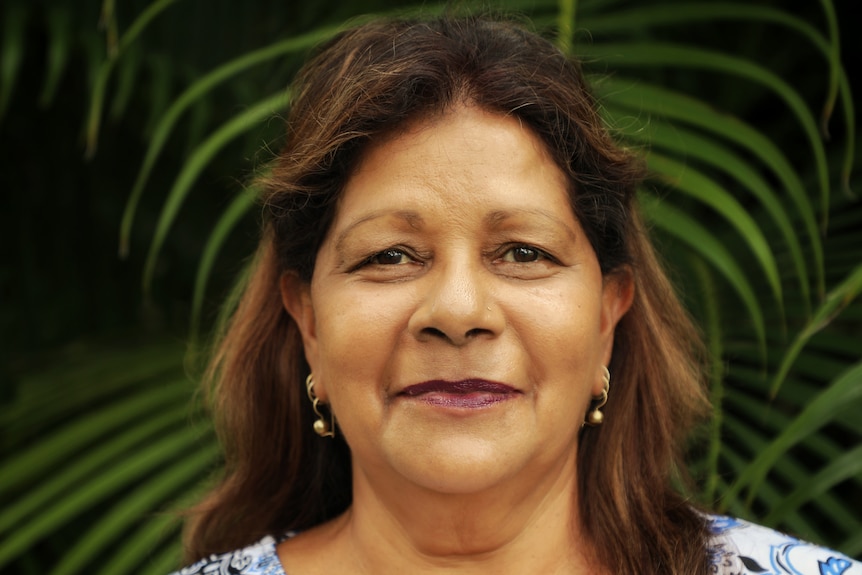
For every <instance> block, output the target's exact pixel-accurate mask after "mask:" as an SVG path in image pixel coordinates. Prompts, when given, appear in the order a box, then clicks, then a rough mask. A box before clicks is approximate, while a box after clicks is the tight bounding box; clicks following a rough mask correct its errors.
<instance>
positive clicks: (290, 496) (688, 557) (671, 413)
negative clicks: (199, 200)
mask: <svg viewBox="0 0 862 575" xmlns="http://www.w3.org/2000/svg"><path fill="white" fill-rule="evenodd" d="M293 89H294V90H295V100H294V102H293V104H292V107H291V110H290V112H289V115H288V118H287V135H286V141H285V145H284V147H283V149H282V151H281V152H280V154H279V155H278V156H277V157H276V158H275V160H274V163H273V165H272V170H271V171H270V173H269V175H268V176H267V177H266V178H265V180H263V181H262V182H260V184H261V185H262V186H263V189H264V190H265V193H264V194H263V196H262V201H263V205H264V210H263V212H264V222H263V232H262V237H261V241H260V245H259V249H258V252H257V255H256V261H255V262H254V264H253V269H252V271H251V275H250V278H249V280H248V283H247V285H246V287H245V291H244V293H243V296H242V298H241V300H240V302H239V304H238V306H237V308H236V310H235V311H234V312H233V315H232V317H231V319H230V321H229V323H228V325H227V327H226V329H225V331H224V333H223V334H222V335H221V337H220V340H219V342H218V345H217V347H216V349H215V353H214V355H213V358H212V361H211V364H210V367H209V369H208V372H207V376H206V381H205V384H206V388H207V389H208V390H209V398H210V400H211V401H210V405H211V408H212V410H213V414H214V418H215V421H216V426H217V430H218V433H219V437H220V440H221V441H222V444H223V446H224V453H225V464H226V465H225V472H224V475H223V477H222V478H221V481H220V483H218V485H217V486H216V487H214V488H213V489H212V491H211V492H210V493H209V494H208V495H207V496H206V497H205V498H204V499H203V501H202V502H201V503H200V504H199V505H198V506H197V507H195V508H194V509H192V510H191V511H190V516H189V518H188V522H187V528H186V538H185V543H186V554H187V558H188V559H189V560H194V559H197V558H200V557H203V556H206V555H208V554H210V553H215V552H220V551H226V550H229V549H232V548H236V547H240V546H243V545H247V544H249V543H251V542H253V541H255V540H257V539H259V538H260V537H261V536H263V535H264V534H278V533H284V532H286V531H288V530H302V529H307V528H310V527H312V526H314V525H316V524H319V523H322V522H324V521H326V520H328V519H331V518H333V517H335V516H336V515H338V514H339V513H341V512H342V511H343V510H345V509H346V508H347V507H348V506H349V505H350V503H351V474H350V452H349V449H348V447H347V445H346V444H345V443H344V441H343V440H342V439H340V438H339V439H335V440H329V439H321V438H319V437H317V436H316V435H315V433H314V432H313V430H312V425H311V424H312V421H313V414H312V412H311V408H310V405H309V404H308V401H307V399H306V398H305V389H304V386H303V382H304V379H305V377H306V375H307V374H308V366H307V364H306V362H305V359H304V356H303V347H302V344H301V340H300V336H299V331H298V328H297V326H296V325H295V324H294V322H293V320H292V319H291V317H290V316H289V315H288V314H287V313H286V312H285V310H284V309H283V308H282V303H281V297H280V292H279V278H280V276H281V275H282V274H283V273H285V272H291V273H295V274H297V275H298V276H299V278H300V279H301V280H303V281H306V282H308V281H310V280H311V276H312V272H313V270H314V264H315V257H316V254H317V252H318V249H319V247H320V245H321V243H322V241H323V238H324V237H325V235H326V233H327V231H328V229H329V227H330V224H331V222H332V220H333V216H334V212H335V209H336V204H337V200H338V198H339V195H340V193H341V191H342V189H343V188H344V185H345V183H346V182H347V180H348V179H349V178H350V176H351V174H352V172H353V170H354V169H355V167H356V166H357V163H358V162H359V161H360V160H361V158H362V154H363V152H364V151H365V150H366V149H367V147H368V146H369V144H371V143H372V142H379V141H381V140H382V139H384V138H387V137H392V136H393V135H394V134H397V133H398V132H399V130H403V129H404V128H405V126H407V125H408V124H410V123H412V122H415V121H417V120H422V119H423V118H431V117H434V116H435V115H439V114H443V113H445V112H446V111H447V110H449V109H451V108H452V107H453V106H455V105H457V104H459V103H463V102H467V103H470V104H471V105H475V106H478V107H480V108H482V109H484V110H486V111H489V112H492V113H498V114H500V115H507V116H512V117H516V118H518V119H519V120H520V121H521V122H522V123H523V124H524V125H526V126H528V127H529V128H530V129H532V130H533V132H534V133H535V134H537V135H538V136H539V137H540V138H541V140H542V141H543V142H544V144H545V145H546V147H547V149H548V151H549V153H550V154H551V156H552V157H553V159H554V161H555V162H556V163H557V165H558V166H559V167H560V168H561V170H562V171H563V173H564V174H566V175H567V177H568V183H569V195H570V199H571V206H572V209H573V212H574V214H575V216H576V217H577V219H578V220H579V222H580V224H581V226H582V227H583V229H584V231H585V232H586V234H587V237H588V238H589V241H590V243H591V245H592V247H593V249H594V251H595V253H596V255H597V256H598V260H599V264H600V266H601V270H602V273H603V274H605V275H608V274H614V273H616V272H618V271H620V270H621V269H623V268H628V269H630V270H631V271H632V276H633V281H634V285H635V297H634V302H633V304H632V307H631V308H630V310H629V312H628V313H627V314H626V315H625V316H624V317H623V318H622V320H621V321H620V323H619V324H618V326H617V328H616V333H615V338H614V350H613V359H612V361H611V365H610V366H609V368H610V371H611V373H612V374H613V393H612V395H611V400H610V401H609V402H608V404H607V406H606V407H605V415H606V417H605V422H604V423H603V424H602V425H601V426H600V427H597V428H586V429H584V430H583V432H582V433H581V436H580V441H579V453H578V470H579V486H578V489H579V490H580V493H579V498H578V501H579V502H580V503H579V504H580V506H581V508H580V520H581V522H582V524H583V525H582V531H583V532H585V533H586V534H587V536H588V537H590V538H591V539H592V542H593V544H594V546H595V548H596V549H597V550H598V554H599V559H600V560H601V561H602V562H603V564H604V565H605V566H607V567H608V568H609V569H610V570H611V572H613V573H640V574H651V573H652V574H658V573H673V574H680V575H683V574H685V575H691V574H700V573H706V572H707V552H706V540H707V531H706V527H705V523H704V520H703V517H702V515H701V514H700V513H699V512H698V511H697V510H696V509H695V508H694V507H693V506H691V505H690V504H689V503H688V502H687V501H686V500H685V498H683V497H682V496H681V495H680V494H679V493H678V492H677V491H676V490H675V489H674V488H673V480H674V478H675V477H677V476H678V474H681V473H682V470H683V469H684V463H683V455H684V439H685V438H686V436H687V434H688V432H689V431H690V428H691V426H692V425H693V423H694V422H695V421H696V419H697V417H698V416H700V415H701V414H703V413H704V412H705V407H706V399H705V393H704V389H703V380H704V377H703V373H704V371H703V356H704V352H703V346H702V344H701V343H700V342H701V340H700V337H699V334H698V332H697V330H696V329H695V327H694V326H693V324H692V322H691V320H690V319H689V317H688V315H687V314H686V312H685V310H684V308H683V306H682V305H681V303H680V301H679V299H678V298H677V296H676V294H675V292H674V289H673V286H672V285H671V283H670V282H669V281H668V279H667V276H666V274H665V272H664V271H663V270H662V266H661V265H660V263H659V261H658V259H657V257H656V255H655V253H654V250H653V247H652V245H651V243H650V241H649V238H648V236H647V234H646V231H645V229H644V226H643V224H642V222H641V219H640V216H639V213H638V209H637V206H636V202H635V189H636V188H637V186H638V185H639V184H640V182H641V181H642V179H643V176H644V172H643V167H642V163H641V162H640V161H639V160H638V159H637V157H635V156H634V155H632V154H630V153H629V152H627V151H626V150H624V149H623V148H622V147H620V146H619V145H618V144H617V143H616V142H615V141H614V140H613V138H612V137H611V135H610V134H609V132H608V130H607V129H606V128H605V126H604V124H603V122H602V119H601V117H600V116H599V113H598V111H597V110H598V108H597V103H596V101H595V99H594V97H593V96H592V95H591V92H590V91H589V89H588V87H587V85H586V84H585V81H584V77H583V74H582V72H581V68H580V65H579V63H578V62H577V61H575V60H574V59H572V58H570V57H567V56H566V55H565V54H563V53H562V52H560V51H559V50H558V49H557V48H556V47H555V46H554V45H553V44H552V43H551V42H549V41H548V40H546V39H544V38H542V37H541V36H540V35H539V34H537V33H535V32H534V31H532V30H529V29H528V28H527V27H526V26H525V25H523V24H521V23H516V22H512V21H506V20H502V19H489V18H483V17H476V16H470V17H459V18H455V17H440V18H434V19H417V20H403V19H395V20H377V21H373V22H369V23H365V24H361V25H358V26H356V27H354V28H351V29H348V30H345V31H343V32H341V33H339V34H338V35H337V36H336V37H334V38H333V39H332V40H330V41H328V42H327V43H326V44H324V45H323V46H321V47H320V48H319V49H318V50H317V51H316V53H315V54H313V55H312V57H311V58H310V59H309V61H308V62H307V63H306V65H305V66H304V68H303V69H302V70H301V71H300V72H299V74H298V76H297V77H296V79H295V83H294V87H293ZM581 415H582V414H573V418H572V425H580V423H581V420H582V417H581Z"/></svg>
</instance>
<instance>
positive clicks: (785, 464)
mask: <svg viewBox="0 0 862 575" xmlns="http://www.w3.org/2000/svg"><path fill="white" fill-rule="evenodd" d="M453 6H454V8H455V9H457V10H467V9H472V8H475V7H476V5H474V4H470V3H469V2H460V3H457V5H453ZM418 7H420V5H419V4H411V3H408V2H403V1H396V0H361V1H356V2H334V1H331V0H330V1H319V2H302V3H300V2H274V1H269V0H259V1H257V2H253V3H252V2H247V3H239V2H230V1H228V0H130V1H127V2H119V3H115V2H114V1H113V0H75V1H73V0H54V1H48V0H45V1H43V2H34V1H32V0H6V1H5V2H4V3H2V5H0V30H2V35H0V81H2V84H0V134H2V136H0V142H2V149H3V153H2V155H0V162H2V164H0V188H2V192H0V206H2V209H0V231H2V234H3V241H2V243H0V256H2V257H0V262H2V264H0V298H2V307H0V327H2V331H0V333H2V346H0V360H2V361H0V378H2V380H0V470H2V471H0V571H2V572H3V573H7V572H8V573H22V574H29V573H40V574H41V573H53V574H57V573H162V574H163V573H166V572H168V571H169V570H171V569H172V568H174V567H176V566H177V562H178V561H179V553H180V551H179V547H178V537H177V534H178V528H179V522H178V521H177V517H176V515H175V514H174V513H172V512H171V510H173V509H177V508H178V507H181V506H182V505H183V504H184V503H186V502H188V501H189V500H190V499H192V498H194V496H195V494H196V493H199V492H200V489H201V488H202V487H201V486H202V485H204V484H205V482H206V478H207V477H209V475H210V474H211V472H212V471H213V470H215V469H217V468H218V461H219V455H218V451H217V448H216V447H215V445H214V443H213V440H212V435H211V431H210V428H209V423H208V421H207V418H206V416H205V415H204V414H203V412H202V411H201V409H200V406H199V405H198V403H197V402H196V401H195V400H194V390H195V383H194V381H195V376H196V374H197V373H198V368H199V363H198V361H197V359H198V355H197V353H196V352H197V351H198V350H199V349H201V348H200V346H199V345H198V342H199V341H205V339H206V334H207V333H208V331H209V329H210V328H211V327H212V325H213V323H214V322H215V321H216V320H217V317H218V310H219V307H220V305H221V303H222V302H224V301H225V300H226V299H229V296H230V294H231V287H232V286H233V285H234V283H235V281H236V279H237V278H238V277H239V276H241V273H242V270H243V268H244V265H245V263H246V260H247V258H248V256H249V254H250V253H251V250H252V249H253V246H254V244H255V242H256V235H255V234H256V228H255V224H256V221H257V217H256V214H255V211H254V209H253V207H252V199H253V195H254V190H253V189H249V188H248V186H247V182H248V180H249V178H250V177H251V176H252V175H253V174H254V173H255V172H256V171H257V170H258V169H260V167H261V166H262V165H263V164H264V163H265V162H266V160H267V158H268V157H269V155H268V154H269V150H270V149H272V148H275V147H277V145H278V144H277V142H278V138H279V136H280V132H281V130H282V125H281V122H280V120H279V119H278V116H279V114H280V113H281V112H282V111H283V110H284V109H285V106H287V105H288V95H289V94H288V92H287V91H286V90H285V87H286V86H287V85H288V84H289V81H290V78H291V76H292V74H293V73H294V72H295V71H296V69H297V67H298V66H299V65H300V63H301V61H302V58H303V55H304V54H305V53H306V52H307V50H308V48H309V47H310V46H311V45H313V44H314V43H315V42H317V41H319V40H320V39H322V38H324V37H326V36H327V35H328V34H330V33H331V32H332V30H333V29H335V27H337V26H339V25H342V24H343V23H345V22H347V21H348V20H351V19H353V18H355V17H357V16H359V15H362V14H369V13H379V12H389V11H393V10H410V9H417V8H418ZM479 8H491V9H506V10H512V9H514V10H517V11H519V12H521V13H523V14H525V15H526V16H527V17H529V19H530V20H531V21H532V22H533V23H534V25H535V26H536V27H537V28H539V29H541V30H543V31H546V32H547V33H548V34H550V35H551V36H553V37H555V38H557V41H558V42H559V43H560V45H561V46H563V47H564V48H565V49H568V50H572V51H573V52H574V53H577V54H579V55H582V56H583V57H584V59H585V62H586V69H587V70H588V72H589V73H590V75H591V79H592V81H593V84H594V86H595V90H596V92H597V94H598V95H599V96H600V97H601V100H602V104H603V110H604V111H605V113H606V117H607V120H608V122H609V124H610V125H611V126H612V127H613V128H614V129H615V130H616V131H618V133H619V134H620V137H621V139H622V141H624V142H626V144H627V145H630V146H632V147H635V148H638V149H640V150H641V151H642V152H643V153H644V154H646V156H647V158H648V163H649V167H650V168H651V170H652V177H651V178H650V180H649V181H648V182H647V184H646V185H645V186H644V187H643V190H642V191H641V198H642V203H643V206H644V209H645V212H646V213H647V215H648V217H649V219H650V222H651V225H652V227H653V232H654V235H655V238H656V241H657V242H658V244H659V246H660V250H661V252H662V254H663V256H664V257H665V258H666V260H667V261H668V262H669V265H670V267H671V269H672V271H673V274H674V277H675V279H676V280H677V283H678V284H679V286H680V292H681V294H682V296H683V297H684V299H685V301H686V302H687V304H688V305H689V307H690V309H691V310H692V313H693V314H694V315H695V317H696V318H697V319H698V321H699V322H700V324H701V325H702V326H703V329H704V333H705V334H706V335H707V339H708V341H709V344H710V347H711V349H712V351H713V354H714V358H715V359H714V363H713V365H712V371H711V393H712V395H713V398H714V400H715V405H716V408H715V417H714V419H713V421H712V422H711V423H710V424H709V425H708V426H705V427H704V429H702V430H701V432H700V433H699V434H698V436H697V438H696V439H695V440H694V441H693V445H692V447H693V449H692V462H691V468H692V471H693V472H694V475H695V476H696V478H697V479H698V483H697V490H696V492H694V493H692V494H691V496H692V498H693V499H696V500H697V501H699V502H701V503H702V504H704V505H707V506H709V507H711V508H713V509H716V510H719V511H726V512H730V513H733V514H736V515H739V516H743V517H747V518H751V519H754V520H756V521H758V522H761V523H765V524H767V525H770V526H774V527H777V528H780V529H783V530H786V531H790V532H793V533H795V534H797V535H800V536H802V537H805V538H808V539H811V540H814V541H817V542H820V543H824V544H826V545H829V546H832V547H835V548H838V549H840V550H842V551H844V552H846V553H848V554H849V555H852V556H855V557H857V558H860V557H862V418H860V417H859V414H860V413H862V412H860V408H862V343H860V341H862V339H860V337H862V329H860V324H862V305H860V302H859V299H858V298H857V295H858V293H859V291H860V290H862V202H860V200H859V199H858V195H856V194H853V192H852V190H853V189H855V190H856V191H857V192H858V190H859V189H860V187H862V186H860V185H859V177H858V175H856V174H855V173H854V172H853V171H852V166H853V165H854V163H858V153H857V152H856V151H855V142H854V137H855V133H856V130H857V127H858V121H857V120H856V118H855V114H854V109H853V103H854V99H853V96H852V90H853V87H854V86H853V83H854V82H856V83H857V86H856V92H858V91H859V87H858V78H859V76H858V72H859V56H860V53H862V52H860V47H862V46H860V41H859V38H858V34H856V31H855V29H854V28H853V26H852V22H853V20H852V18H851V15H850V12H851V10H852V2H850V1H848V0H844V1H843V2H840V1H839V0H835V2H831V1H830V0H821V1H820V2H816V1H814V0H796V1H794V0H785V1H781V2H779V1H777V0H774V1H770V0H757V1H755V2H747V3H742V2H718V1H711V2H697V1H693V0H692V1H689V0H676V1H671V0H639V1H634V0H602V1H599V0H592V1H589V0H582V1H581V2H579V3H576V2H574V1H573V0H570V1H565V0H560V1H555V0H521V1H516V0H499V1H497V2H486V3H484V4H482V5H481V6H479ZM421 9H422V10H423V11H425V12H434V11H439V10H441V9H443V6H442V5H437V4H432V3H428V2H425V3H422V4H421ZM839 36H840V40H839Z"/></svg>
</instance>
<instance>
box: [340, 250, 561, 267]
mask: <svg viewBox="0 0 862 575" xmlns="http://www.w3.org/2000/svg"><path fill="white" fill-rule="evenodd" d="M519 249H520V250H529V251H531V252H533V253H534V254H535V259H532V260H529V261H522V262H519V261H514V259H513V261H509V262H506V263H521V264H530V263H535V262H538V261H541V260H548V261H551V262H556V259H555V258H553V257H552V256H551V255H550V254H548V253H547V252H546V251H544V250H541V249H539V248H537V247H535V246H531V245H529V244H513V245H508V246H504V249H503V250H502V252H499V251H498V252H497V253H501V255H500V256H498V257H497V258H495V259H496V260H503V258H505V257H506V255H507V254H509V253H511V252H513V251H514V250H519ZM387 255H388V256H393V255H398V256H401V257H407V258H409V259H410V260H413V261H417V260H419V258H417V257H416V256H415V255H413V254H411V253H410V252H409V251H408V250H406V249H404V248H400V247H391V248H386V249H385V250H381V251H379V252H376V253H374V254H371V255H370V256H368V257H367V258H365V259H364V260H362V262H360V264H359V265H358V266H356V268H357V269H359V268H362V267H365V266H368V265H380V266H390V265H392V266H395V265H403V264H404V263H409V262H403V263H402V262H397V263H390V264H385V263H381V262H380V261H377V260H378V259H379V258H380V257H381V256H387ZM513 258H514V256H513Z"/></svg>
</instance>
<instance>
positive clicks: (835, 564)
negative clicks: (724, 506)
mask: <svg viewBox="0 0 862 575" xmlns="http://www.w3.org/2000/svg"><path fill="white" fill-rule="evenodd" d="M707 522H708V525H709V529H710V532H711V534H712V535H711V538H710V542H709V553H710V558H711V560H712V565H713V570H712V573H716V574H718V575H748V574H764V575H787V574H789V575H862V563H860V562H858V561H854V560H853V559H850V558H849V557H847V556H845V555H842V554H841V553H838V552H837V551H832V550H831V549H827V548H825V547H819V546H817V545H814V544H812V543H808V542H806V541H802V540H800V539H796V538H794V537H791V536H789V535H786V534H784V533H781V532H779V531H775V530H774V529H769V528H768V527H763V526H760V525H755V524H754V523H749V522H748V521H744V520H742V519H735V518H733V517H725V516H719V515H709V516H707Z"/></svg>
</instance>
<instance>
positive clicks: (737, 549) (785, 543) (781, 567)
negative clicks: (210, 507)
mask: <svg viewBox="0 0 862 575" xmlns="http://www.w3.org/2000/svg"><path fill="white" fill-rule="evenodd" d="M709 527H710V531H711V532H712V539H711V540H710V546H709V548H710V560H711V563H712V569H711V572H712V573H714V574H716V575H787V574H789V575H862V563H860V562H858V561H854V560H853V559H850V558H849V557H845V556H844V555H842V554H840V553H837V552H835V551H831V550H829V549H826V548H824V547H818V546H816V545H812V544H811V543H806V542H805V541H801V540H799V539H795V538H793V537H790V536H788V535H785V534H783V533H779V532H778V531H774V530H772V529H768V528H766V527H761V526H760V525H755V524H753V523H749V522H747V521H743V520H741V519H733V518H731V517H723V516H715V515H712V516H709ZM277 543H278V542H277V541H276V540H275V538H273V537H269V536H267V537H264V538H263V539H261V540H260V541H258V542H257V543H255V544H254V545H249V546H248V547H245V548H244V549H239V550H237V551H232V552H229V553H221V554H218V555H211V556H209V557H207V558H206V559H201V560H200V561H198V562H197V563H195V564H194V565H190V566H188V567H186V568H185V569H182V570H180V571H177V572H175V573H173V574H171V575H286V574H285V572H284V569H283V568H282V566H281V562H280V561H279V559H278V555H277V554H276V550H275V547H276V545H277Z"/></svg>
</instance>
